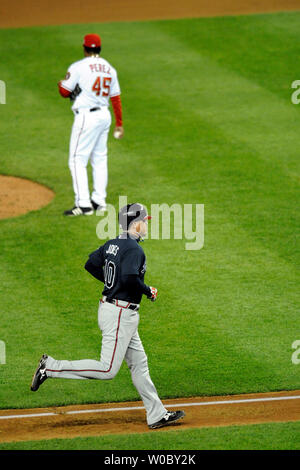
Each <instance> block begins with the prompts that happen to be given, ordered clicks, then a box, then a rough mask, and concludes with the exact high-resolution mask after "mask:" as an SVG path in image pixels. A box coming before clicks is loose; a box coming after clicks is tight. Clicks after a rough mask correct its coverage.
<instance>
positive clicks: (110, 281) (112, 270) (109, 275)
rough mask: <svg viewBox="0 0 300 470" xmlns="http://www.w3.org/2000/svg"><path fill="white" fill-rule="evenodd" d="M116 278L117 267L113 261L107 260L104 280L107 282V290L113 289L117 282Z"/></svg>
mask: <svg viewBox="0 0 300 470" xmlns="http://www.w3.org/2000/svg"><path fill="white" fill-rule="evenodd" d="M115 276H116V265H115V263H114V262H113V261H108V260H107V259H106V260H105V265H104V280H105V286H106V287H107V289H111V288H112V287H113V285H114V282H115Z"/></svg>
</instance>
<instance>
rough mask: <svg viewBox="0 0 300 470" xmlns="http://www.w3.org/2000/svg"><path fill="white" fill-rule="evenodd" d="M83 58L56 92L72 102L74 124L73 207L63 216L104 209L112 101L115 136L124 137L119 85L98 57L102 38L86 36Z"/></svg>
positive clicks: (71, 161)
mask: <svg viewBox="0 0 300 470" xmlns="http://www.w3.org/2000/svg"><path fill="white" fill-rule="evenodd" d="M83 49H84V56H85V57H84V58H83V59H82V60H79V61H77V62H75V63H73V64H72V65H71V66H70V67H69V69H68V71H67V74H66V76H65V78H64V80H61V81H60V82H59V83H58V87H59V92H60V94H61V96H63V97H64V98H70V99H71V101H72V111H73V112H74V123H73V127H72V132H71V139H70V150H69V168H70V171H71V175H72V180H73V189H74V193H75V205H74V207H73V208H72V209H70V210H67V211H65V212H64V215H66V216H78V215H91V214H93V212H94V210H97V209H98V208H100V209H101V210H105V209H106V187H107V181H108V170H107V139H108V133H109V129H110V126H111V114H110V111H109V102H111V104H112V107H113V111H114V115H115V120H116V126H115V129H114V135H115V136H116V138H122V137H123V135H124V129H123V123H122V105H121V98H120V93H121V91H120V85H119V82H118V77H117V72H116V70H115V69H114V68H113V67H112V66H111V65H110V64H109V63H108V62H107V61H106V60H105V59H103V58H101V57H100V55H99V54H100V51H101V39H100V37H99V36H98V35H97V34H88V35H86V36H85V37H84V42H83ZM89 160H90V162H91V165H92V170H93V192H92V194H91V196H90V191H89V184H88V175H87V164H88V162H89Z"/></svg>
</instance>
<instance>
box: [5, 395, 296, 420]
mask: <svg viewBox="0 0 300 470" xmlns="http://www.w3.org/2000/svg"><path fill="white" fill-rule="evenodd" d="M299 399H300V395H298V396H285V397H284V396H283V397H265V398H243V399H240V400H216V401H202V402H196V403H175V404H173V403H170V404H166V405H165V406H166V408H183V407H189V406H210V405H235V404H238V403H257V402H270V401H284V400H299ZM135 410H144V407H143V406H128V407H121V408H120V407H119V408H98V409H97V408H95V409H86V410H71V411H57V412H55V411H51V412H43V413H28V414H20V415H7V416H0V419H25V418H42V417H44V416H59V415H61V416H65V415H77V414H85V413H106V412H113V411H135Z"/></svg>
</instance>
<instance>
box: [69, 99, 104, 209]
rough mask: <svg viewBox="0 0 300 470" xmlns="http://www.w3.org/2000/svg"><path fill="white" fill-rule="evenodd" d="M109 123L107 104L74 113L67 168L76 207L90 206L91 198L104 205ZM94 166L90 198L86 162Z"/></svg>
mask: <svg viewBox="0 0 300 470" xmlns="http://www.w3.org/2000/svg"><path fill="white" fill-rule="evenodd" d="M110 125H111V114H110V111H109V109H108V107H106V106H104V107H102V108H101V109H100V110H97V111H92V112H90V111H89V110H86V111H80V112H79V114H75V118H74V123H73V127H72V132H71V138H70V151H69V168H70V171H71V175H72V180H73V189H74V193H75V206H79V207H91V198H92V199H93V201H94V202H96V203H97V204H105V199H106V187H107V180H108V174H107V139H108V133H109V129H110ZM89 159H90V161H91V165H92V169H93V192H92V197H91V198H90V191H89V184H88V174H87V164H88V162H89Z"/></svg>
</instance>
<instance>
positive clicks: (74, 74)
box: [61, 56, 121, 111]
mask: <svg viewBox="0 0 300 470" xmlns="http://www.w3.org/2000/svg"><path fill="white" fill-rule="evenodd" d="M76 85H79V87H80V88H81V93H80V94H79V95H78V96H77V97H76V99H75V101H74V102H73V105H72V110H73V111H75V110H79V109H83V108H94V107H97V106H100V107H103V106H106V107H108V106H109V98H111V97H112V96H117V95H120V93H121V90H120V85H119V82H118V76H117V72H116V70H115V69H114V68H113V67H112V66H111V65H110V64H109V62H107V60H105V59H103V58H102V57H98V56H89V57H85V58H84V59H81V60H79V61H77V62H74V63H73V64H72V65H70V67H69V68H68V72H67V75H66V77H65V79H64V80H62V81H61V86H62V87H63V88H65V89H66V90H69V91H73V90H74V88H75V87H76Z"/></svg>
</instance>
